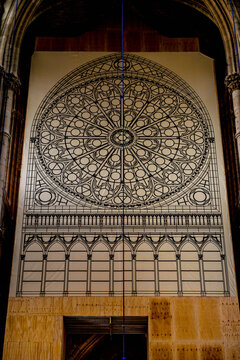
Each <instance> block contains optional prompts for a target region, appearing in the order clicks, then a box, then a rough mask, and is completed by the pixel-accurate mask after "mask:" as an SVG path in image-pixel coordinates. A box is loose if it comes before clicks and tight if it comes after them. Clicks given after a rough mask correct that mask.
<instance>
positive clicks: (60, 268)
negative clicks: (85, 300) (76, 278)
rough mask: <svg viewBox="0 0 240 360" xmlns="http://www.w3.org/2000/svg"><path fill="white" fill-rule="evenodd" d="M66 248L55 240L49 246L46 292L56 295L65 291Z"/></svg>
mask: <svg viewBox="0 0 240 360" xmlns="http://www.w3.org/2000/svg"><path fill="white" fill-rule="evenodd" d="M65 253H66V251H65V248H64V246H63V245H62V244H61V243H60V242H59V241H57V242H54V243H53V244H51V245H50V246H49V248H48V252H47V265H46V281H45V293H46V294H49V295H54V294H55V293H59V292H63V285H64V272H65Z"/></svg>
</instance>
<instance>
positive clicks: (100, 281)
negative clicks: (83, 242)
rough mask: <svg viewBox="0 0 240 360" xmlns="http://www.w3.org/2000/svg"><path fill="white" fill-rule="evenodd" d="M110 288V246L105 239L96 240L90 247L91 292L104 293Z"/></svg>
mask: <svg viewBox="0 0 240 360" xmlns="http://www.w3.org/2000/svg"><path fill="white" fill-rule="evenodd" d="M109 288H110V248H109V246H108V245H107V244H106V242H105V241H102V240H99V241H97V242H96V243H95V244H94V246H93V248H92V257H91V294H92V295H106V294H108V293H109Z"/></svg>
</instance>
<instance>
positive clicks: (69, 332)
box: [64, 317, 147, 360]
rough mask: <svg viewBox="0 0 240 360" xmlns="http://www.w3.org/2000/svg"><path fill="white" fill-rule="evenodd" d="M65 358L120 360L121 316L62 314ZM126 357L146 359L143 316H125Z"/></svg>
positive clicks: (121, 340) (145, 331) (77, 359)
mask: <svg viewBox="0 0 240 360" xmlns="http://www.w3.org/2000/svg"><path fill="white" fill-rule="evenodd" d="M64 322H65V329H66V357H65V359H66V360H83V359H86V360H96V359H97V360H120V359H122V349H123V335H122V332H123V320H122V317H66V318H65V319H64ZM125 349H126V351H125V355H126V359H127V360H135V359H138V360H146V359H147V318H146V317H126V318H125Z"/></svg>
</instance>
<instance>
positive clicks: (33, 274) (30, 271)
mask: <svg viewBox="0 0 240 360" xmlns="http://www.w3.org/2000/svg"><path fill="white" fill-rule="evenodd" d="M42 266H43V249H42V247H41V246H40V245H39V244H38V243H36V242H33V243H32V244H31V245H29V246H28V248H27V250H26V253H25V258H24V265H23V276H22V284H21V285H20V286H21V292H22V294H23V295H28V296H31V295H36V294H39V293H40V291H41V281H42Z"/></svg>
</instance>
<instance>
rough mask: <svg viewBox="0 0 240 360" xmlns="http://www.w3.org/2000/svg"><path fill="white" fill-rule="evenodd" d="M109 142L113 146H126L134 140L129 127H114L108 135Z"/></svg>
mask: <svg viewBox="0 0 240 360" xmlns="http://www.w3.org/2000/svg"><path fill="white" fill-rule="evenodd" d="M110 142H111V144H112V145H113V146H117V147H128V146H130V145H132V144H133V142H134V132H133V131H132V130H129V129H116V130H114V131H113V132H112V134H111V135H110Z"/></svg>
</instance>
